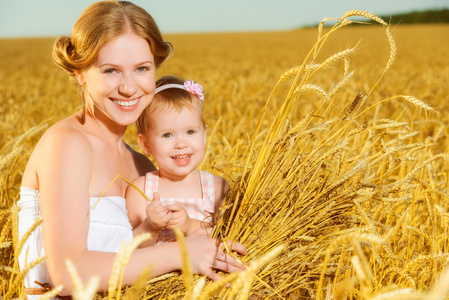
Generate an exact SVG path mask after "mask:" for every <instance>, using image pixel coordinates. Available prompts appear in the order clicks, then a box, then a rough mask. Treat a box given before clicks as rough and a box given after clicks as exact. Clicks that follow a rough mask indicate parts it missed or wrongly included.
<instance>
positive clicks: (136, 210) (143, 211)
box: [125, 176, 160, 248]
mask: <svg viewBox="0 0 449 300" xmlns="http://www.w3.org/2000/svg"><path fill="white" fill-rule="evenodd" d="M132 184H133V185H135V186H136V187H137V188H138V189H139V190H141V191H143V190H144V187H145V176H141V177H138V178H136V179H135V180H133V181H132ZM125 198H126V209H127V210H128V217H129V222H130V223H131V226H132V227H133V235H134V236H137V235H139V234H141V233H146V232H148V233H150V234H151V239H149V240H147V241H146V242H144V243H142V244H141V245H140V246H139V247H140V248H141V247H147V246H152V245H154V244H156V241H157V239H158V237H159V231H160V228H159V227H157V226H155V225H154V224H153V222H151V221H150V219H149V218H148V216H147V213H148V210H151V208H152V207H153V206H155V205H156V204H157V203H156V202H155V203H153V202H151V203H150V202H148V200H147V199H146V198H145V197H144V196H142V195H141V194H140V193H139V192H138V191H137V190H136V189H134V188H133V187H132V186H128V188H127V190H126V196H125ZM159 204H160V202H159Z"/></svg>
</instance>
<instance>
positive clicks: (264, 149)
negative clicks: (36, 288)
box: [0, 11, 449, 300]
mask: <svg viewBox="0 0 449 300" xmlns="http://www.w3.org/2000/svg"><path fill="white" fill-rule="evenodd" d="M353 15H362V16H364V17H367V18H368V19H373V20H375V21H377V22H378V23H377V25H367V24H363V25H359V26H348V21H342V22H341V23H339V24H340V26H337V27H333V28H332V29H331V28H328V27H324V28H322V27H320V26H318V27H315V28H308V29H300V30H295V31H285V32H263V33H220V34H189V35H166V36H165V37H166V39H167V40H169V41H170V42H172V43H173V45H174V49H175V53H174V56H173V57H172V58H171V59H170V60H169V61H168V62H166V63H165V64H164V65H163V66H162V67H161V68H160V69H159V70H158V73H157V75H158V77H159V76H163V75H166V74H174V75H179V76H182V77H184V78H188V79H194V80H195V81H197V82H199V83H200V84H201V85H203V87H204V89H205V99H206V101H205V118H206V122H207V123H208V126H209V131H208V142H207V151H206V157H205V159H204V161H203V163H202V165H201V169H203V170H208V171H210V172H212V173H215V174H219V175H221V176H223V177H225V178H226V179H227V180H228V182H229V183H230V184H231V189H230V192H229V194H228V196H227V198H226V201H225V204H224V206H223V209H222V217H221V219H220V221H219V223H218V224H217V226H216V228H215V229H214V233H213V234H214V236H215V237H217V238H220V239H223V240H238V241H240V242H241V243H243V244H244V245H245V246H246V247H247V249H248V254H247V255H246V256H244V257H240V258H239V259H241V260H242V261H244V262H245V263H247V264H248V270H247V271H245V272H241V273H236V274H230V275H227V274H221V275H222V277H223V280H222V281H219V282H210V281H209V280H206V279H205V278H204V277H203V276H198V275H192V274H191V271H190V269H189V266H188V264H185V266H184V268H183V270H182V271H181V272H173V273H170V274H167V275H165V276H161V277H159V278H154V279H151V280H148V276H149V275H148V274H143V276H142V277H141V279H140V280H139V281H138V282H137V283H136V284H135V285H134V286H133V287H131V288H127V289H126V290H122V289H121V288H119V289H117V286H118V282H120V274H121V271H122V270H123V268H124V267H125V266H126V257H127V256H129V253H130V252H132V250H133V249H134V247H136V246H137V244H138V243H139V242H140V241H141V240H142V239H145V238H146V237H145V236H141V237H139V238H136V240H135V241H134V242H133V244H131V245H129V246H127V247H124V248H123V249H122V250H121V251H120V252H119V253H118V255H117V268H116V269H115V271H116V272H115V277H114V278H111V280H110V288H109V289H108V292H105V293H102V294H96V293H95V280H94V279H92V281H90V282H89V283H80V282H77V284H76V288H77V292H76V293H75V294H74V295H73V296H74V298H75V299H94V298H97V299H103V298H104V299H106V298H107V299H121V298H123V299H252V300H254V299H446V297H447V295H448V291H449V288H448V284H447V283H446V282H447V281H448V280H449V270H446V262H447V261H448V259H449V234H448V229H449V228H448V226H449V192H448V183H449V178H448V171H449V149H448V147H449V145H448V142H447V137H448V128H449V127H448V119H447V116H446V115H447V113H448V106H447V103H449V55H448V52H447V49H449V40H448V39H447V38H446V36H447V34H448V33H449V26H448V25H399V26H395V27H390V26H387V24H385V23H382V22H383V21H382V20H380V19H378V18H377V17H376V16H373V15H370V14H367V13H364V12H359V11H351V12H348V13H347V14H346V15H345V16H343V17H344V19H346V17H351V16H353ZM53 41H54V38H48V39H12V40H0V54H1V55H0V97H1V103H2V105H1V106H0V127H1V131H0V132H1V133H0V141H1V147H0V149H1V152H0V169H1V175H0V176H1V177H0V205H1V206H0V233H1V235H0V245H1V246H0V253H1V257H0V260H1V261H0V275H1V276H0V281H1V289H0V296H1V297H3V298H4V299H12V298H23V297H25V296H26V295H25V294H24V292H23V288H22V282H23V276H24V275H25V273H24V272H20V271H19V270H18V266H17V261H16V257H15V253H17V252H18V251H19V250H20V247H21V246H20V245H21V242H20V241H19V240H18V238H17V227H18V224H17V207H16V205H15V203H16V202H17V200H18V194H19V187H20V181H21V176H22V172H23V170H24V167H25V165H26V163H27V160H28V158H29V156H30V154H31V151H32V150H33V147H34V145H35V144H36V142H37V141H38V139H39V137H40V136H41V135H42V134H43V132H44V131H45V129H46V128H48V126H51V125H52V124H53V123H54V122H56V121H57V120H59V119H61V118H63V117H65V116H68V115H70V114H72V113H74V112H75V111H77V110H79V109H80V108H81V100H80V94H79V91H78V90H77V88H76V87H74V86H73V85H72V84H71V83H70V81H69V79H68V78H67V77H66V75H65V74H64V73H63V72H62V71H61V70H59V69H58V68H57V67H56V66H54V65H53V64H52V62H51V48H52V43H53ZM135 134H136V130H135V128H134V127H130V128H129V130H128V131H127V133H126V136H125V140H126V141H127V142H128V143H129V144H130V145H131V146H133V147H134V148H135V149H137V150H139V151H140V149H139V146H138V144H137V142H136V137H135ZM184 255H187V254H184ZM68 268H70V270H71V273H72V275H73V278H74V282H75V281H76V270H75V269H74V267H73V266H72V265H70V263H69V264H68ZM227 283H230V284H231V286H230V287H226V284H227ZM53 292H54V294H56V293H57V291H53ZM50 293H51V292H50ZM50 296H51V294H48V295H44V296H43V299H46V298H48V297H50Z"/></svg>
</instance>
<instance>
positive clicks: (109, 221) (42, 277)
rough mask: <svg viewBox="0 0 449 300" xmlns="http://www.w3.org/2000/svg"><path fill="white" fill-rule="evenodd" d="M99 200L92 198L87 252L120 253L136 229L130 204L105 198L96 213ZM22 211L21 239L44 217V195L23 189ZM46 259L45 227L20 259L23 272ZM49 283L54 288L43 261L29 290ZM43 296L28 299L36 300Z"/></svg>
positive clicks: (27, 244)
mask: <svg viewBox="0 0 449 300" xmlns="http://www.w3.org/2000/svg"><path fill="white" fill-rule="evenodd" d="M97 200H98V197H91V198H90V224H89V233H88V236H87V249H88V250H90V251H102V252H117V251H118V250H119V248H120V245H121V243H122V241H124V242H125V243H130V242H131V241H132V239H133V233H132V227H131V224H130V223H129V219H128V211H127V210H126V200H125V199H124V198H123V197H118V196H109V197H102V198H101V200H100V201H99V202H98V204H97V206H96V207H95V209H92V208H93V207H94V205H95V203H97ZM17 205H18V206H19V207H20V211H19V238H22V236H23V235H24V234H25V233H26V232H27V230H28V229H29V228H30V227H31V226H32V225H33V224H34V222H35V221H36V218H38V217H40V215H41V211H40V207H41V206H40V193H39V191H38V190H34V189H30V188H26V187H21V188H20V200H19V201H18V202H17ZM43 255H45V251H44V243H43V238H42V225H39V226H38V227H37V228H36V229H35V230H34V231H33V233H32V234H31V236H30V237H29V238H28V239H27V241H26V242H25V244H24V246H23V248H22V251H21V252H20V255H19V266H20V269H21V270H22V269H24V268H25V266H26V265H28V264H29V263H31V262H33V261H34V260H36V259H37V258H39V257H41V256H43ZM35 280H37V281H39V282H41V283H45V282H48V283H50V284H51V285H52V286H53V283H52V281H51V279H50V276H49V274H48V270H47V263H46V261H43V262H42V263H40V264H39V265H37V266H35V267H34V268H32V269H31V270H30V271H29V272H28V275H27V276H26V277H25V287H30V288H41V286H39V285H37V284H36V283H35V282H34V281H35ZM34 297H36V298H37V297H39V296H31V295H30V296H28V298H29V299H34Z"/></svg>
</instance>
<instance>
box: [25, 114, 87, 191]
mask: <svg viewBox="0 0 449 300" xmlns="http://www.w3.org/2000/svg"><path fill="white" fill-rule="evenodd" d="M91 155H92V147H91V145H90V143H89V140H88V138H87V136H86V134H85V133H83V131H82V130H81V129H80V126H77V125H76V123H75V122H74V120H71V118H70V117H69V118H67V119H64V120H61V121H59V122H57V123H55V124H54V125H52V126H51V127H50V128H48V129H47V131H46V132H45V133H44V134H43V135H42V137H41V138H40V140H39V142H38V143H37V144H36V146H35V148H34V150H33V152H32V154H31V157H30V159H29V161H28V164H27V166H26V168H25V171H24V174H23V178H22V184H23V185H24V186H28V187H34V188H37V187H38V185H39V184H38V180H37V176H38V173H40V171H39V170H44V169H46V168H48V165H49V164H50V163H53V162H56V161H65V162H66V163H69V162H74V163H76V162H77V161H78V158H80V159H82V160H83V161H84V160H86V159H89V158H90V157H91Z"/></svg>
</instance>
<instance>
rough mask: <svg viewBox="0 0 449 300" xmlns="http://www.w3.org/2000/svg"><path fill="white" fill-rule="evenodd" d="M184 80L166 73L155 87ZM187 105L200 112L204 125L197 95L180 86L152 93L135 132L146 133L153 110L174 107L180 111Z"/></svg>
mask: <svg viewBox="0 0 449 300" xmlns="http://www.w3.org/2000/svg"><path fill="white" fill-rule="evenodd" d="M184 82H185V80H184V79H182V78H179V77H176V76H172V75H168V76H164V77H161V78H160V79H158V80H157V81H156V88H158V87H160V86H163V85H166V84H179V85H181V86H182V85H184ZM184 107H187V108H189V109H192V110H195V109H198V111H199V112H200V117H201V123H203V126H206V121H205V120H204V114H203V106H202V102H201V100H200V99H198V97H197V96H195V95H194V94H192V93H190V92H189V91H187V90H184V89H182V88H168V89H164V90H161V91H159V92H158V93H157V94H155V95H154V98H153V100H152V101H151V103H150V104H149V105H148V106H147V107H146V108H145V110H144V111H143V112H142V114H141V115H140V116H139V119H138V120H137V123H136V126H137V132H138V133H141V134H143V135H146V134H147V133H148V131H149V130H150V128H149V124H150V123H149V120H150V118H151V115H152V114H153V113H155V112H158V111H161V110H167V109H174V110H176V111H181V109H182V108H184Z"/></svg>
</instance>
